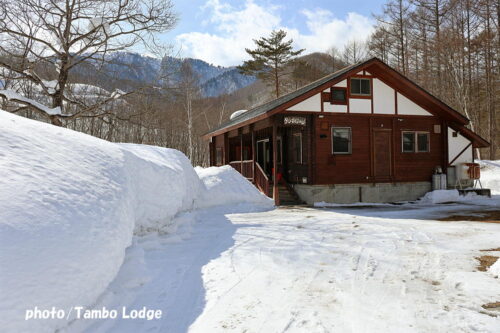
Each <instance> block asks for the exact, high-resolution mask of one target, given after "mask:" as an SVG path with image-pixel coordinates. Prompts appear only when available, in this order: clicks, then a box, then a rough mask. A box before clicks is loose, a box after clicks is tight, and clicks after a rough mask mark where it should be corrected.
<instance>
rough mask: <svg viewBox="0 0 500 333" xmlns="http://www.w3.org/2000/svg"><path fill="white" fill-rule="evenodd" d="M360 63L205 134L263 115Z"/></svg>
mask: <svg viewBox="0 0 500 333" xmlns="http://www.w3.org/2000/svg"><path fill="white" fill-rule="evenodd" d="M360 65H361V64H356V65H352V66H349V67H345V68H343V69H341V70H339V71H336V72H335V73H332V74H329V75H327V76H325V77H322V78H321V79H319V80H317V81H314V82H312V83H309V84H308V85H305V86H303V87H301V88H299V89H297V90H295V91H292V92H291V93H288V94H286V95H283V96H281V97H279V98H276V99H273V100H272V101H269V102H267V103H264V104H262V105H259V106H257V107H255V108H253V109H250V110H248V111H247V112H245V113H243V114H241V115H239V116H237V117H234V118H233V119H231V120H229V121H227V122H225V123H223V124H221V125H220V126H218V127H215V128H213V129H212V130H211V131H210V132H208V133H207V134H205V135H210V134H212V133H215V132H220V131H221V130H224V129H229V128H231V129H232V128H233V127H234V126H235V125H238V124H241V123H244V122H245V121H247V120H251V119H254V118H256V117H258V116H260V115H263V114H265V113H266V112H268V111H271V110H273V109H275V108H276V107H278V106H280V105H283V104H284V103H286V102H289V101H291V100H293V99H295V98H297V97H299V96H301V95H303V94H305V93H307V92H308V91H311V90H313V89H315V88H317V87H318V86H321V85H323V84H325V83H327V82H329V81H331V80H333V79H335V78H337V77H340V76H342V75H343V74H344V73H346V72H348V71H349V70H351V69H352V68H357V67H359V66H360Z"/></svg>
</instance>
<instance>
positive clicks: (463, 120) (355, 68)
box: [204, 58, 489, 147]
mask: <svg viewBox="0 0 500 333" xmlns="http://www.w3.org/2000/svg"><path fill="white" fill-rule="evenodd" d="M361 70H367V71H369V72H370V73H371V74H373V75H375V76H376V77H377V78H380V79H381V80H383V81H385V82H386V83H387V84H389V85H390V86H391V87H393V88H395V89H396V90H397V91H398V92H400V93H402V94H403V95H406V96H411V97H412V98H410V99H412V100H413V101H414V102H415V103H417V104H419V105H420V106H421V107H423V108H424V109H426V110H428V111H430V112H431V113H433V114H437V115H439V116H440V117H442V118H444V119H446V120H448V121H449V122H450V124H453V127H454V128H455V129H456V130H458V129H459V128H460V129H461V128H464V130H463V131H460V132H462V134H463V135H464V136H466V137H467V138H468V139H470V140H471V141H472V142H473V143H474V147H487V146H489V143H488V142H487V141H486V140H484V139H483V138H481V137H480V136H479V135H477V134H476V133H474V132H472V131H471V130H469V129H467V128H465V127H464V126H465V125H467V124H468V123H469V119H468V118H467V117H465V116H463V115H462V114H460V113H459V112H458V111H456V110H454V109H453V108H451V107H450V106H449V105H447V104H446V103H444V102H443V101H441V100H440V99H438V98H437V97H435V96H434V95H432V94H431V93H429V92H428V91H426V90H425V89H423V88H422V87H421V86H419V85H418V84H416V83H415V82H413V81H411V80H410V79H408V78H407V77H405V76H404V75H402V74H400V73H399V72H397V71H396V70H395V69H393V68H392V67H390V66H389V65H387V64H386V63H384V62H383V61H382V60H380V59H378V58H371V59H369V60H366V61H363V62H360V63H358V64H354V65H351V66H348V67H345V68H343V69H341V70H339V71H337V72H335V73H332V74H329V75H327V76H325V77H323V78H321V79H319V80H317V81H314V82H312V83H309V84H307V85H305V86H303V87H301V88H299V89H297V90H295V91H293V92H291V93H289V94H286V95H283V96H281V97H279V98H277V99H274V100H272V101H269V102H267V103H264V104H262V105H260V106H257V107H255V108H253V109H250V110H248V111H247V112H245V113H243V114H241V115H239V116H237V117H234V118H233V119H231V120H229V121H227V122H225V123H223V124H221V125H220V126H218V127H216V128H214V129H212V130H211V131H210V132H208V133H207V134H205V135H204V137H212V136H215V135H219V134H222V133H225V132H228V131H230V130H233V129H236V128H239V127H242V126H245V125H248V124H251V123H254V122H257V121H259V120H261V119H265V118H268V117H270V116H272V115H273V114H276V113H278V112H281V111H283V110H286V109H287V108H289V107H291V106H292V105H295V104H297V103H298V102H300V101H302V100H304V99H306V98H309V97H311V96H313V95H315V94H317V93H320V92H321V91H323V90H325V89H327V88H329V87H330V86H332V85H334V84H336V83H338V82H340V81H342V80H344V79H345V78H347V77H349V76H351V75H354V74H356V73H358V72H359V71H361Z"/></svg>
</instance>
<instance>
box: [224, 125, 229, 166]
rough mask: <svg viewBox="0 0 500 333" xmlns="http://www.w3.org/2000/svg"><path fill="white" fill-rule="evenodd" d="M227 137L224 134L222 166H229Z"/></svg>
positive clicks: (226, 134)
mask: <svg viewBox="0 0 500 333" xmlns="http://www.w3.org/2000/svg"><path fill="white" fill-rule="evenodd" d="M229 162H230V161H229V137H228V132H226V133H224V164H225V165H227V164H229Z"/></svg>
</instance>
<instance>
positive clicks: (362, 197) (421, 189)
mask: <svg viewBox="0 0 500 333" xmlns="http://www.w3.org/2000/svg"><path fill="white" fill-rule="evenodd" d="M294 189H295V191H296V192H297V194H298V196H299V197H300V198H301V199H302V200H303V201H305V202H306V203H307V204H309V205H312V204H314V203H315V202H321V201H324V202H329V203H340V204H350V203H355V202H378V203H382V202H398V201H412V200H416V199H418V198H420V197H422V196H423V195H425V194H426V193H427V192H429V191H431V190H432V184H431V182H411V183H375V184H345V185H303V184H295V185H294Z"/></svg>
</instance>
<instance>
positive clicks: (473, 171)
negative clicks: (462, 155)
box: [466, 163, 481, 179]
mask: <svg viewBox="0 0 500 333" xmlns="http://www.w3.org/2000/svg"><path fill="white" fill-rule="evenodd" d="M466 165H467V166H468V169H467V174H468V175H469V179H479V178H481V167H480V166H479V164H478V163H466Z"/></svg>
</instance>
